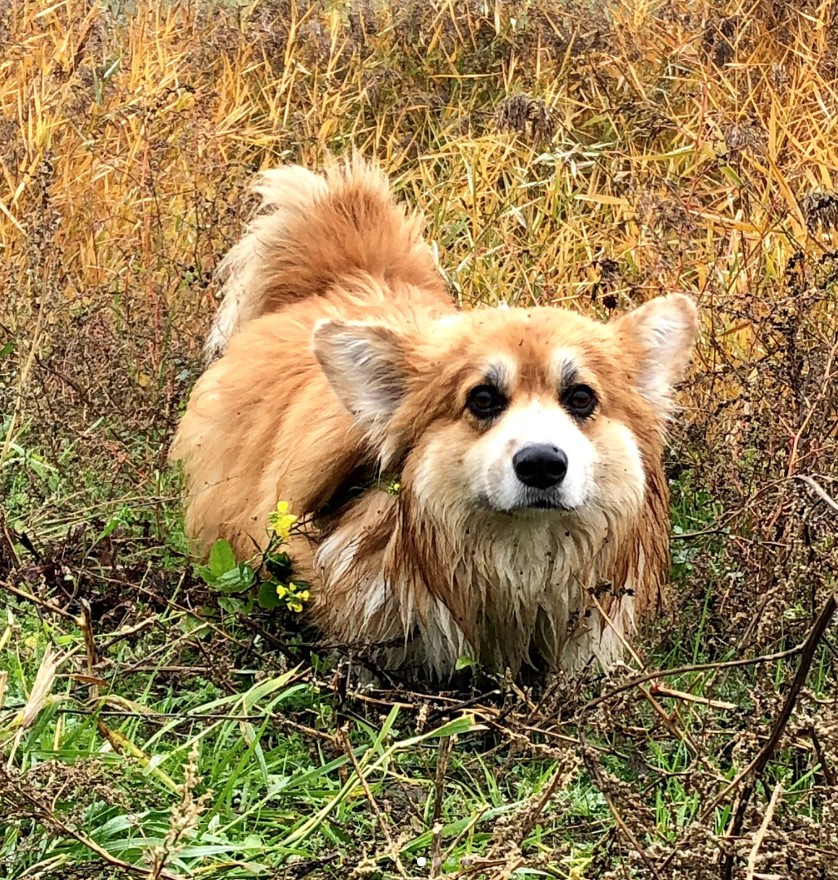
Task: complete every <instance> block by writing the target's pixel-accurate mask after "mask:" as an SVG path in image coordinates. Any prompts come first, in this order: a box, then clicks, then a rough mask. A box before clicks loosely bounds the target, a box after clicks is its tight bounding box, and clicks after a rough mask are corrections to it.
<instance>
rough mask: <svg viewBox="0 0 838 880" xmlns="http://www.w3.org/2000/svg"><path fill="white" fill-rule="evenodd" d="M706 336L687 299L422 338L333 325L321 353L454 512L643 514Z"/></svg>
mask: <svg viewBox="0 0 838 880" xmlns="http://www.w3.org/2000/svg"><path fill="white" fill-rule="evenodd" d="M695 333H696V316H695V307H694V305H693V304H692V301H691V300H690V299H688V298H687V297H684V296H670V297H665V298H660V299H657V300H653V301H652V302H650V303H648V304H646V305H645V306H643V307H641V308H639V309H636V310H635V311H634V312H631V313H629V314H628V315H625V316H623V317H622V318H619V319H617V320H616V321H612V322H611V323H609V324H600V323H598V322H595V321H592V320H590V319H587V318H584V317H582V316H580V315H577V314H575V313H572V312H567V311H564V310H561V309H554V308H537V309H530V310H524V309H487V310H478V311H473V312H464V313H459V314H457V315H455V316H451V317H446V318H443V319H439V320H435V321H429V322H428V323H427V324H425V325H422V326H420V327H417V328H415V329H413V330H411V331H410V332H405V331H403V330H393V329H390V328H385V327H382V326H380V325H365V324H348V323H338V322H325V323H323V324H321V325H320V326H319V327H318V328H317V330H316V332H315V338H314V350H315V354H316V356H317V358H318V360H319V362H320V364H321V366H322V368H323V370H324V372H325V374H326V376H327V378H328V379H329V382H330V383H331V385H332V388H333V389H334V391H335V392H336V394H337V395H338V397H339V398H340V399H341V400H342V401H343V403H344V405H345V406H347V408H348V409H349V410H350V411H351V412H353V413H354V414H355V415H356V417H357V418H358V420H359V422H360V423H361V424H362V425H363V426H364V427H365V428H366V429H367V431H368V432H369V435H370V438H371V440H372V442H373V443H374V444H375V445H376V447H377V448H378V449H379V450H380V454H381V458H382V463H383V465H384V466H385V467H387V466H391V465H393V464H395V463H397V462H398V463H401V464H402V472H403V475H404V476H403V483H404V484H405V485H406V486H409V488H410V490H411V491H412V492H413V493H414V494H415V495H416V496H417V497H418V498H419V499H420V500H423V501H425V502H427V503H433V504H434V505H435V506H437V507H443V508H445V509H446V510H447V511H449V513H450V514H452V515H453V516H457V517H459V516H463V515H467V513H468V511H470V510H477V509H482V510H484V511H493V512H496V513H498V514H504V515H510V514H512V515H516V516H523V517H528V518H529V517H535V516H544V515H545V513H549V512H550V511H559V512H565V513H568V512H573V513H575V514H577V515H578V514H584V513H585V512H586V511H592V510H596V509H603V508H608V509H609V510H614V509H615V508H623V509H624V510H625V513H627V514H631V513H634V512H636V511H637V509H638V508H639V506H640V504H641V501H642V498H643V492H644V486H645V473H644V462H643V455H644V451H646V450H648V449H649V448H650V446H654V445H655V444H654V442H653V441H654V438H657V437H659V435H660V432H661V430H662V429H663V426H664V424H665V420H666V416H667V414H668V412H669V410H670V407H671V404H670V396H671V388H672V385H673V383H674V382H676V381H677V380H678V379H679V378H680V377H681V374H682V372H683V369H684V367H685V365H686V363H687V360H688V358H689V354H690V351H691V348H692V345H693V341H694V337H695Z"/></svg>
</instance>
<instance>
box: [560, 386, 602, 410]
mask: <svg viewBox="0 0 838 880" xmlns="http://www.w3.org/2000/svg"><path fill="white" fill-rule="evenodd" d="M596 404H597V399H596V394H595V393H594V390H593V388H589V387H588V386H587V385H574V386H573V387H572V388H569V389H568V390H567V392H566V393H565V395H564V405H565V406H566V407H567V408H568V409H569V410H570V412H571V413H572V414H573V415H575V416H579V417H580V418H586V417H587V416H589V415H590V414H591V413H592V412H593V411H594V409H595V408H596Z"/></svg>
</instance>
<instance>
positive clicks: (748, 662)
mask: <svg viewBox="0 0 838 880" xmlns="http://www.w3.org/2000/svg"><path fill="white" fill-rule="evenodd" d="M802 650H803V644H801V645H795V646H794V647H793V648H787V649H786V650H785V651H776V652H775V653H773V654H762V655H761V656H759V657H749V658H746V659H741V660H722V661H719V662H716V663H693V664H692V665H690V666H675V667H672V668H671V669H659V670H657V671H655V672H646V673H644V674H643V675H637V676H635V677H634V678H632V679H629V681H627V682H624V683H623V684H621V685H619V686H618V687H615V688H613V689H612V690H610V691H608V693H606V694H601V695H600V696H598V697H597V698H596V699H594V700H591V701H590V702H589V703H586V704H585V705H584V706H583V707H582V711H583V712H588V711H590V710H591V709H594V708H595V707H596V706H599V705H600V703H606V702H608V700H611V699H613V698H614V697H616V696H618V695H619V694H622V693H625V692H626V691H630V690H631V689H632V688H635V687H637V686H638V685H640V684H644V683H645V682H647V681H654V680H655V679H656V678H665V677H666V676H669V675H684V674H686V673H688V672H714V671H716V670H717V669H732V668H734V667H737V666H755V665H756V664H757V663H771V662H772V661H774V660H785V659H787V658H788V657H794V656H795V654H799V653H800V652H801V651H802Z"/></svg>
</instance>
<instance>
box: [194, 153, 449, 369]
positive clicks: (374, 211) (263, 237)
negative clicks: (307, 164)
mask: <svg viewBox="0 0 838 880" xmlns="http://www.w3.org/2000/svg"><path fill="white" fill-rule="evenodd" d="M253 189H254V191H255V192H257V193H258V194H259V195H260V196H261V198H262V204H261V209H260V211H259V213H258V214H257V216H256V217H255V218H254V220H253V221H252V222H251V223H250V226H249V228H248V230H247V232H246V234H245V235H244V237H243V238H242V239H241V241H239V243H238V244H236V245H235V247H233V248H232V250H231V251H230V252H229V253H228V254H227V256H226V257H225V258H224V260H223V261H222V263H221V265H220V267H219V270H218V277H219V280H220V281H221V284H222V302H221V305H220V307H219V309H218V312H217V314H216V316H215V320H214V321H213V325H212V329H211V331H210V334H209V337H208V339H207V342H206V346H205V352H206V354H207V357H208V358H209V359H212V358H214V357H217V356H218V355H220V354H221V353H222V352H223V351H224V348H225V346H226V344H227V341H228V340H229V339H230V337H231V336H233V334H235V333H236V332H237V331H238V330H240V329H241V328H242V327H243V326H244V325H245V324H247V323H248V322H249V321H252V320H254V319H255V318H258V317H259V316H261V315H264V314H268V313H269V312H275V311H277V310H278V309H281V308H282V307H283V306H286V305H289V304H290V303H292V302H295V301H297V300H300V299H305V298H306V297H309V296H312V295H315V294H318V293H324V292H325V291H326V290H327V289H328V288H329V287H330V286H331V285H333V284H335V283H336V282H339V281H340V280H341V278H345V277H346V276H348V275H350V274H356V273H367V274H369V275H372V276H374V277H377V278H380V279H381V280H383V281H385V282H388V283H392V282H393V281H400V282H402V283H405V284H409V285H413V286H416V287H426V288H430V289H439V290H440V291H442V289H443V282H442V279H441V277H440V274H439V270H438V268H437V265H436V262H435V260H434V257H433V254H432V253H431V250H430V248H429V247H428V245H427V244H426V243H425V242H424V241H423V239H422V234H421V227H422V221H421V218H420V217H419V216H418V215H417V214H416V213H410V214H408V213H407V211H406V210H405V208H404V207H403V206H402V205H397V204H396V203H395V202H394V201H393V196H392V193H391V192H390V187H389V185H388V183H387V178H386V177H385V176H384V174H383V173H382V172H381V171H380V170H379V169H378V168H377V167H376V166H374V165H371V164H369V163H367V162H365V161H364V160H363V159H361V158H359V157H357V156H355V157H354V158H352V159H350V160H348V161H346V162H345V163H344V164H342V165H334V166H333V167H331V168H330V169H328V170H327V171H326V172H325V175H324V176H320V175H318V174H313V173H312V172H311V171H308V170H307V169H305V168H301V167H300V166H297V165H289V166H287V167H285V168H275V169H271V170H269V171H264V172H262V173H261V174H260V175H259V177H258V178H257V180H256V182H255V184H254V186H253Z"/></svg>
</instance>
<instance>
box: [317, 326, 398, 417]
mask: <svg viewBox="0 0 838 880" xmlns="http://www.w3.org/2000/svg"><path fill="white" fill-rule="evenodd" d="M402 345H403V343H402V340H401V338H400V337H399V335H398V334H397V333H395V332H394V331H393V330H390V329H389V328H388V327H384V326H382V325H381V324H361V323H352V322H350V321H323V322H321V323H320V324H318V325H317V326H316V327H315V329H314V341H313V347H314V356H315V357H316V358H317V361H318V363H319V364H320V366H321V367H322V369H323V372H324V373H325V374H326V378H327V379H328V380H329V384H330V385H331V386H332V390H333V391H334V392H335V394H336V395H337V396H338V398H339V399H340V401H341V403H343V405H344V406H345V407H346V408H347V409H348V410H349V411H350V412H351V413H352V414H353V415H354V416H355V417H356V418H357V420H358V422H359V424H360V425H361V426H362V427H364V428H365V429H366V430H367V431H369V432H371V433H372V432H374V431H375V429H376V428H378V429H381V428H383V427H385V426H386V425H387V423H388V422H389V421H390V418H391V417H392V415H393V413H395V411H396V410H397V409H398V407H399V404H400V403H401V401H402V399H403V397H404V393H405V374H404V350H403V347H402Z"/></svg>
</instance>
